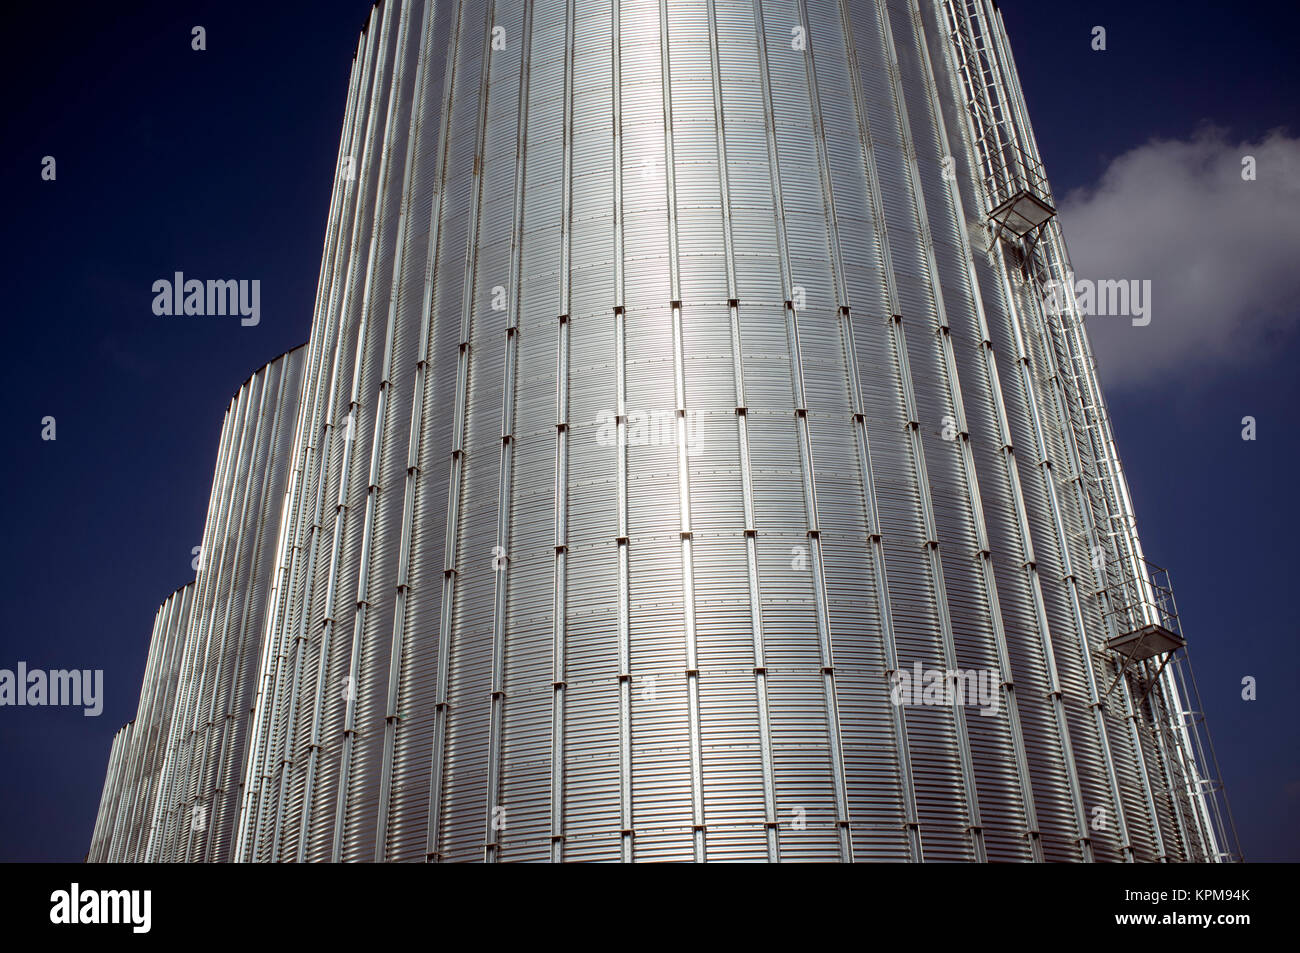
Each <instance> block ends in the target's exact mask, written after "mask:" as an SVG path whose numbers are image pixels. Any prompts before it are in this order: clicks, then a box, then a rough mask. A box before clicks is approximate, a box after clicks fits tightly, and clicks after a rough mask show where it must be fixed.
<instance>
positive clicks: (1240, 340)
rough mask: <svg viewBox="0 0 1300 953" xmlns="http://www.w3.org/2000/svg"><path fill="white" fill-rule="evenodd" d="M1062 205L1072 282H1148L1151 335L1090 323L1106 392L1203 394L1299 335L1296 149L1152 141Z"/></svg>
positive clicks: (1215, 140)
mask: <svg viewBox="0 0 1300 953" xmlns="http://www.w3.org/2000/svg"><path fill="white" fill-rule="evenodd" d="M1247 155H1251V156H1254V157H1255V160H1256V176H1257V177H1256V179H1255V181H1244V180H1243V179H1242V159H1243V157H1244V156H1247ZM1060 204H1061V210H1060V214H1061V225H1062V228H1063V229H1064V231H1065V240H1066V243H1067V244H1068V245H1069V249H1070V258H1071V260H1072V262H1073V264H1074V269H1075V273H1076V277H1077V278H1078V279H1079V280H1088V279H1090V280H1093V281H1097V280H1102V279H1137V280H1147V279H1149V280H1150V281H1151V322H1150V324H1148V325H1147V326H1145V327H1135V326H1133V324H1132V323H1131V321H1130V319H1128V318H1125V317H1114V316H1095V317H1090V318H1088V329H1089V334H1090V335H1091V338H1092V342H1093V347H1094V349H1095V351H1096V354H1097V363H1098V366H1099V368H1100V371H1101V375H1102V379H1103V380H1104V381H1105V382H1106V384H1107V386H1108V387H1119V388H1138V387H1141V386H1143V385H1146V384H1155V385H1168V384H1171V383H1174V382H1177V383H1179V384H1180V385H1184V386H1185V385H1188V384H1194V383H1197V382H1204V381H1206V380H1208V379H1209V378H1210V377H1212V376H1213V375H1214V374H1215V373H1216V372H1217V371H1220V370H1224V369H1227V368H1230V367H1239V366H1241V365H1242V364H1244V363H1247V362H1249V361H1251V360H1252V359H1256V358H1258V357H1260V356H1261V354H1263V353H1265V352H1266V351H1267V349H1268V345H1269V344H1270V342H1275V341H1276V339H1277V336H1278V335H1279V334H1288V333H1290V332H1291V331H1292V330H1293V329H1294V328H1295V326H1296V324H1297V323H1300V139H1294V138H1290V137H1288V136H1287V135H1285V134H1284V133H1281V132H1274V133H1272V134H1270V135H1269V136H1267V137H1266V138H1265V139H1264V140H1263V141H1261V142H1255V143H1233V142H1229V141H1228V140H1227V138H1226V137H1225V135H1224V133H1223V132H1222V131H1221V130H1217V129H1206V130H1204V131H1201V132H1199V133H1198V134H1197V135H1195V136H1194V137H1192V138H1191V139H1190V140H1186V141H1177V140H1153V141H1151V142H1149V143H1147V144H1145V145H1143V146H1139V147H1138V148H1136V149H1133V150H1132V151H1130V152H1127V153H1125V154H1124V155H1122V156H1120V157H1118V158H1117V159H1115V160H1114V161H1113V162H1112V163H1111V164H1110V167H1109V168H1108V169H1107V170H1106V172H1105V173H1104V174H1103V175H1102V178H1101V181H1100V182H1099V183H1098V184H1097V186H1095V187H1093V188H1087V189H1080V190H1077V191H1075V192H1072V193H1070V194H1069V195H1068V196H1066V197H1065V199H1064V201H1062V202H1061V203H1060Z"/></svg>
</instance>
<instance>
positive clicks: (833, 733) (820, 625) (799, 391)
mask: <svg viewBox="0 0 1300 953" xmlns="http://www.w3.org/2000/svg"><path fill="white" fill-rule="evenodd" d="M765 31H766V27H765V25H764V22H763V4H762V0H754V33H755V37H756V40H757V43H758V62H759V72H760V75H761V77H762V79H761V86H762V93H763V110H764V127H765V128H764V134H765V136H766V137H767V154H768V168H769V171H770V178H771V181H772V196H773V198H772V201H773V204H774V214H775V219H776V231H777V245H778V248H777V253H778V256H779V258H780V261H781V287H782V295H783V297H784V298H785V304H784V307H785V322H786V338H787V341H788V346H789V349H790V375H791V387H792V390H793V393H794V416H795V430H796V433H797V436H798V442H799V461H800V469H801V471H802V478H803V495H804V510H805V515H806V519H807V524H808V531H807V538H808V544H809V550H810V556H811V558H810V559H809V560H808V562H809V566H810V567H811V568H812V571H813V593H814V597H815V600H816V614H817V637H818V648H819V652H820V655H821V679H822V694H823V703H824V705H825V711H826V733H827V739H828V742H829V748H830V757H831V776H832V784H833V787H834V798H835V812H836V816H835V821H834V824H835V830H836V836H837V839H838V841H839V849H840V859H841V860H846V861H848V860H852V859H853V841H852V838H851V837H850V834H849V823H850V821H849V806H848V790H847V785H846V783H845V778H844V747H843V739H842V737H841V736H840V731H839V708H838V704H837V699H836V694H835V668H834V655H833V652H832V649H831V632H830V617H829V611H828V608H827V594H826V578H825V571H824V567H823V565H822V552H821V530H820V527H819V525H818V522H817V489H816V478H815V477H814V475H813V457H812V440H811V437H810V435H809V432H808V409H807V408H808V402H807V399H806V398H805V395H804V373H803V357H802V354H801V353H800V349H799V316H798V314H797V312H796V310H795V303H794V298H795V292H794V287H795V282H794V276H793V275H792V274H791V265H790V246H789V239H788V237H787V234H786V223H785V199H784V196H783V194H782V188H781V169H780V159H779V156H778V149H777V144H776V141H777V129H776V111H775V107H774V105H773V97H772V79H771V73H770V68H769V64H768V50H767V38H766V32H765Z"/></svg>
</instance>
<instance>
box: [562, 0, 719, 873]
mask: <svg viewBox="0 0 1300 953" xmlns="http://www.w3.org/2000/svg"><path fill="white" fill-rule="evenodd" d="M570 3H572V0H570ZM659 57H660V81H661V83H662V89H663V103H664V172H665V176H664V179H665V182H666V185H667V198H668V281H669V297H670V301H669V308H670V309H671V311H672V322H673V393H674V401H675V407H676V412H675V416H676V421H675V424H676V440H677V492H678V501H679V519H680V526H681V550H682V614H683V620H684V623H685V629H686V631H685V637H686V689H687V704H688V710H689V713H690V725H689V727H688V730H689V732H690V759H691V843H692V847H693V850H694V855H695V860H696V862H702V861H704V860H705V841H704V779H703V773H704V768H703V763H702V762H703V756H702V753H701V750H700V666H699V659H698V657H697V646H696V633H695V559H694V553H693V550H692V542H693V540H692V535H691V478H690V463H689V460H688V458H687V449H688V448H687V441H686V357H685V354H684V353H683V349H682V290H681V265H680V262H679V261H678V237H677V180H676V168H675V166H676V162H675V159H674V152H673V103H672V78H671V77H672V66H671V62H670V56H669V52H668V0H659ZM566 178H567V177H566Z"/></svg>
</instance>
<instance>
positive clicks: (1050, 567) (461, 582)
mask: <svg viewBox="0 0 1300 953" xmlns="http://www.w3.org/2000/svg"><path fill="white" fill-rule="evenodd" d="M947 30H948V25H947V24H946V22H945V19H944V14H943V9H942V6H941V4H940V3H939V2H936V0H920V2H918V0H874V2H873V0H862V2H852V0H794V2H787V0H783V2H780V3H776V2H771V0H767V2H763V0H671V2H668V0H536V2H520V0H514V2H505V0H501V2H498V0H454V2H443V3H434V2H422V0H405V2H399V0H388V2H385V3H382V4H380V5H378V6H377V7H375V9H374V10H373V12H372V15H371V18H370V21H369V23H368V25H367V27H366V29H365V32H364V33H363V35H362V37H361V39H360V42H359V44H358V48H357V53H356V57H355V60H354V64H353V74H352V79H351V83H350V86H349V91H348V99H347V107H346V113H345V120H344V128H343V135H342V139H341V143H340V148H339V158H338V174H337V176H336V179H335V183H334V191H333V196H332V200H331V206H330V213H329V219H328V226H327V233H326V242H325V249H324V254H323V258H322V269H321V280H320V285H319V289H318V298H317V304H316V310H315V315H314V320H313V326H312V334H311V339H310V341H309V343H308V345H307V346H306V349H305V352H303V362H304V365H305V368H304V371H303V374H304V381H303V386H302V391H301V393H302V400H301V403H300V404H297V405H296V410H297V417H296V420H295V422H294V433H295V436H294V443H293V448H292V453H291V454H289V455H288V456H286V457H284V459H285V460H287V461H290V463H289V465H288V466H289V469H288V472H287V473H286V474H285V475H284V477H283V480H281V477H280V476H279V475H278V473H277V475H276V476H274V477H272V478H270V481H271V482H276V481H281V482H282V484H283V486H284V489H283V494H282V500H283V509H282V510H276V511H275V514H274V515H272V514H271V512H270V510H269V509H267V511H266V514H265V515H264V517H263V519H264V523H263V524H262V525H261V534H260V537H259V541H258V545H259V546H269V545H270V544H271V539H270V535H269V534H270V533H271V532H272V531H273V530H274V531H276V532H278V538H277V539H276V540H275V551H276V565H275V569H274V573H273V576H271V577H270V578H269V579H268V580H267V581H266V582H265V583H264V584H263V585H262V587H261V588H260V589H258V590H257V591H258V592H260V593H263V597H262V599H263V602H264V603H265V609H264V621H265V624H264V626H262V627H261V628H260V629H259V630H258V631H259V632H260V633H261V634H262V636H264V638H263V640H262V641H261V642H260V643H259V644H256V645H254V644H253V642H250V641H249V640H250V638H252V636H251V635H250V630H248V629H245V630H243V633H244V634H243V637H241V638H233V637H232V639H231V644H232V645H234V646H238V647H237V648H235V649H234V651H236V652H237V653H242V655H239V658H240V659H241V660H242V661H240V662H239V663H238V665H236V666H235V668H237V669H238V670H239V671H241V672H242V671H245V668H244V666H246V665H247V664H249V660H251V659H252V658H254V657H255V656H256V657H257V669H256V675H255V678H253V679H252V683H253V685H254V688H253V691H254V692H255V696H256V697H255V700H254V703H253V705H252V712H251V719H252V720H251V727H250V728H249V733H248V739H247V740H248V743H247V744H246V745H244V744H243V738H242V736H238V735H237V734H233V735H232V732H237V728H238V725H239V718H238V717H237V716H238V712H239V711H242V710H243V709H239V708H232V707H231V704H230V703H229V702H228V701H226V699H227V698H229V697H231V695H232V693H234V694H236V695H238V693H239V689H237V688H232V687H231V686H230V685H229V684H228V682H230V681H231V679H233V678H236V676H234V675H232V674H230V672H231V671H233V670H232V669H231V667H230V665H229V664H228V662H229V652H228V651H225V650H222V651H219V652H216V653H215V654H214V653H213V650H212V646H214V645H218V644H220V643H221V640H222V639H224V638H226V635H225V629H224V628H222V627H220V626H219V625H218V624H217V622H215V621H214V620H215V618H216V617H215V615H214V611H215V610H214V607H216V606H218V605H220V604H221V600H222V598H223V588H222V587H223V586H226V585H230V584H232V582H231V581H230V577H229V572H231V571H232V570H225V571H224V572H223V571H222V570H219V569H218V568H216V567H213V569H212V574H210V575H209V576H208V577H207V578H205V577H204V576H202V575H201V577H200V581H199V587H198V589H197V592H196V596H195V604H196V607H197V608H196V620H197V621H196V622H195V623H194V625H193V627H192V628H193V634H192V636H191V638H192V639H197V640H201V641H195V642H194V643H193V644H192V645H188V647H187V653H189V654H187V656H186V658H187V666H188V667H187V669H186V671H187V673H188V674H187V676H186V678H183V679H182V685H183V692H184V694H185V698H186V701H185V705H186V709H185V710H186V711H187V712H188V717H187V719H186V720H185V722H184V723H183V724H181V723H178V725H177V727H176V728H175V730H174V732H173V734H174V738H173V745H172V751H173V760H174V764H175V769H174V771H172V772H171V778H170V783H171V784H172V788H171V789H170V790H169V793H168V794H167V796H166V798H165V802H164V803H165V804H166V811H165V816H166V818H167V821H166V825H165V826H163V825H160V826H159V828H158V835H159V838H160V844H161V845H162V846H161V848H160V850H161V853H160V854H159V855H157V856H163V855H165V856H167V857H174V858H176V859H190V860H197V859H224V858H225V856H226V852H225V849H224V844H225V840H224V839H223V838H228V837H229V836H230V833H229V832H230V831H231V830H232V828H233V826H234V816H233V802H231V801H230V800H229V797H230V795H231V792H232V791H234V790H235V788H236V784H235V782H236V781H237V780H238V779H239V778H245V779H247V780H246V783H245V785H244V787H243V790H242V796H241V797H240V799H239V811H238V822H237V831H236V832H235V835H234V842H233V844H232V846H231V851H230V856H233V857H234V858H235V859H241V860H256V861H273V860H274V861H294V860H298V861H308V860H311V861H330V860H333V861H361V860H399V861H422V860H435V861H442V860H446V861H463V860H488V861H498V860H502V861H516V860H552V861H560V860H624V861H628V860H881V861H905V860H923V859H924V860H968V861H981V860H1006V861H1030V860H1054V861H1069V860H1121V859H1130V858H1131V859H1137V860H1154V859H1158V858H1159V857H1161V856H1168V857H1169V858H1170V859H1178V858H1180V857H1187V856H1196V853H1195V851H1194V850H1190V849H1189V847H1190V845H1189V844H1188V843H1186V842H1185V841H1183V840H1181V839H1179V838H1177V837H1176V836H1175V837H1170V836H1168V834H1166V835H1165V836H1163V837H1161V836H1160V835H1158V834H1157V833H1156V832H1157V831H1158V830H1160V829H1161V828H1162V827H1164V828H1171V829H1172V826H1171V824H1172V817H1173V814H1172V812H1173V811H1174V810H1175V808H1174V800H1176V799H1171V798H1170V797H1169V795H1168V792H1167V791H1166V792H1156V793H1155V794H1154V795H1153V792H1152V790H1151V785H1152V784H1153V783H1155V784H1161V783H1165V782H1164V781H1162V780H1161V779H1162V778H1164V777H1165V776H1164V775H1162V774H1160V773H1159V772H1158V771H1155V770H1154V766H1153V765H1151V766H1149V765H1148V761H1150V760H1151V759H1152V758H1158V756H1159V755H1158V752H1156V751H1154V750H1151V751H1148V753H1147V759H1146V760H1143V757H1142V755H1141V754H1140V753H1139V751H1138V749H1137V746H1138V745H1146V744H1148V743H1149V742H1148V740H1144V739H1146V736H1144V735H1142V734H1141V732H1140V731H1138V730H1137V729H1134V728H1133V727H1132V726H1131V725H1130V723H1129V721H1130V720H1129V719H1126V717H1125V712H1124V711H1123V710H1122V709H1121V708H1119V707H1118V706H1117V705H1116V704H1115V703H1112V702H1111V701H1110V700H1109V699H1104V700H1103V699H1101V697H1100V696H1101V692H1102V691H1104V686H1105V684H1106V681H1107V680H1108V679H1109V674H1108V673H1109V672H1113V668H1111V669H1108V668H1107V666H1108V665H1109V664H1110V663H1109V662H1108V661H1106V660H1104V659H1101V658H1099V657H1098V656H1099V655H1100V654H1101V644H1102V641H1103V640H1104V638H1105V635H1104V625H1103V620H1102V618H1101V608H1100V606H1099V603H1098V600H1097V595H1096V591H1095V589H1093V588H1092V587H1091V586H1089V585H1088V584H1087V583H1081V582H1080V577H1079V576H1076V574H1075V569H1074V567H1076V566H1080V565H1087V561H1088V559H1089V557H1090V553H1089V548H1088V544H1087V535H1088V532H1089V531H1090V527H1089V526H1088V525H1087V520H1088V519H1089V517H1088V515H1087V514H1085V513H1084V512H1083V510H1082V509H1081V506H1080V504H1079V501H1078V499H1077V498H1076V496H1074V495H1073V491H1072V490H1070V488H1069V487H1068V485H1067V484H1068V480H1069V479H1070V477H1071V473H1072V465H1071V456H1070V455H1071V453H1072V452H1073V447H1074V443H1073V442H1072V441H1071V439H1070V435H1069V433H1068V432H1067V431H1066V428H1067V427H1068V426H1069V424H1068V420H1067V418H1066V417H1064V416H1062V414H1061V409H1060V406H1059V402H1058V395H1057V393H1056V392H1055V391H1054V390H1053V385H1052V363H1051V362H1052V354H1051V352H1050V349H1049V347H1048V345H1047V343H1046V342H1045V340H1044V337H1043V336H1044V334H1045V331H1044V329H1043V326H1042V323H1043V322H1042V315H1041V306H1040V304H1039V302H1038V300H1036V298H1035V297H1034V295H1033V293H1032V292H1031V289H1030V288H1029V286H1028V285H1026V283H1025V282H1024V281H1022V280H1021V279H1020V278H1019V276H1018V271H1017V270H1016V269H1015V267H1014V266H1013V265H1008V264H1007V263H1006V262H1005V261H1004V259H1003V255H1004V254H1005V253H1003V252H999V250H998V249H997V247H996V246H995V245H994V244H993V241H992V239H991V238H990V233H989V230H988V228H987V227H986V220H985V215H986V213H987V211H988V208H987V197H986V196H985V195H984V194H983V191H982V185H981V183H980V181H979V178H978V172H977V171H976V170H975V169H974V165H975V162H976V160H975V158H974V153H973V145H972V143H971V142H970V133H969V130H968V127H967V123H966V120H965V116H964V112H963V110H964V109H965V108H966V107H965V104H964V102H963V101H962V99H961V97H962V95H963V93H962V90H961V88H960V86H959V84H958V80H957V76H956V74H955V71H954V66H953V61H952V55H951V54H952V51H951V49H950V43H951V37H950V35H949V34H948V32H947ZM949 157H952V158H954V159H955V163H954V164H950V163H947V162H946V160H947V159H948V158H949ZM232 412H234V411H233V409H232ZM278 426H284V424H283V422H282V423H281V424H279V425H278ZM241 433H242V430H241ZM231 439H234V438H233V437H232V438H231ZM230 452H231V451H228V450H225V449H223V460H225V459H227V454H228V453H230ZM241 459H243V458H241ZM239 472H243V471H239ZM231 479H235V480H237V478H233V477H230V476H223V471H222V470H221V469H220V468H219V470H218V481H222V480H231ZM245 479H246V477H245ZM232 485H233V484H232ZM228 496H229V493H228V492H227V491H222V494H221V498H222V499H226V497H228ZM217 497H218V493H217V492H216V491H215V490H214V500H215V499H217ZM268 499H269V498H268ZM214 520H215V521H216V522H217V523H220V524H221V525H222V526H230V527H236V528H237V527H238V526H240V525H244V526H246V527H247V528H248V531H249V532H250V533H251V532H252V531H253V528H254V526H255V524H253V523H241V521H240V520H239V519H237V518H235V517H234V516H231V515H220V514H218V515H214V516H210V518H209V523H210V526H209V532H210V533H213V532H215V533H216V535H217V537H218V538H220V537H221V536H222V534H223V533H227V532H228V531H227V530H219V529H215V528H214V525H215V524H214ZM222 521H225V522H222ZM242 545H243V544H240V549H239V551H240V552H242V551H243V548H242ZM223 565H224V563H223ZM233 565H241V564H240V563H238V562H236V563H235V564H233ZM244 599H245V596H243V595H241V596H240V600H241V601H240V605H241V606H243V605H245V602H244ZM248 605H249V607H250V609H251V608H252V604H251V603H248ZM200 645H201V646H202V648H200ZM216 659H223V660H224V661H223V662H222V663H221V664H220V666H218V669H217V672H210V671H207V670H205V668H204V664H203V663H204V661H205V660H212V661H210V662H209V665H217V663H216V661H215V660H216ZM916 665H919V666H920V668H921V669H923V670H954V669H961V670H967V671H975V672H979V673H982V674H983V675H984V676H985V677H986V678H987V679H988V682H987V684H988V685H989V686H990V687H991V688H992V690H993V692H994V695H995V698H993V699H992V701H994V702H996V704H986V705H984V706H983V707H982V708H977V707H974V706H971V705H968V706H962V705H950V704H949V705H944V704H938V705H935V704H912V705H897V704H894V703H893V702H892V701H891V693H890V686H891V682H890V676H891V674H892V673H895V672H899V671H902V672H907V673H909V674H910V673H911V672H912V671H913V670H914V666H916ZM247 671H248V673H249V675H250V676H251V674H252V669H248V670H247ZM1099 682H1100V685H1101V688H1100V689H1099V687H1098V683H1099ZM238 684H239V685H247V684H248V683H247V682H245V681H239V682H238ZM239 697H240V698H247V697H248V696H246V695H239ZM986 701H987V699H986ZM223 715H224V716H225V718H226V721H224V722H223V721H222V720H221V718H222V716H223ZM232 717H233V718H234V722H230V719H231V718H232ZM228 722H229V724H227V723H228ZM223 725H224V726H225V727H223ZM228 736H229V737H231V738H232V740H231V741H229V742H227V741H226V740H225V738H226V737H228ZM119 747H129V746H127V745H126V743H125V742H122V743H120V744H119V743H118V742H115V748H114V751H115V754H114V759H115V761H114V763H116V761H117V760H118V755H117V749H118V748H119ZM241 747H242V751H241ZM1152 777H1154V778H1155V781H1154V782H1153V781H1152V780H1151V778H1152ZM214 779H217V780H214ZM214 784H215V785H216V786H217V787H218V788H219V789H220V791H221V793H222V797H221V798H220V800H221V802H222V805H223V806H222V807H220V808H219V809H218V808H216V807H214V814H213V822H214V827H213V833H211V834H210V835H209V836H208V837H206V838H205V837H204V836H202V835H197V836H196V835H194V834H193V833H192V832H189V833H187V832H184V831H177V830H175V828H176V824H177V822H176V821H175V817H176V816H178V813H180V812H183V811H186V810H190V809H192V808H193V806H194V805H195V804H198V803H204V802H205V798H208V797H210V796H211V794H210V793H209V792H212V791H213V789H214ZM109 787H113V788H114V791H115V789H116V782H115V781H114V780H113V775H112V772H111V771H110V785H109ZM116 796H117V795H116V793H112V794H110V791H109V788H108V787H106V791H105V805H106V807H105V808H102V809H101V814H103V812H104V810H106V809H107V806H108V805H109V804H110V803H111V802H112V801H113V799H114V798H115V797H116ZM217 831H220V834H219V835H218V834H217V833H216V832H217ZM96 839H97V840H96V843H97V844H98V843H99V842H100V841H102V839H103V838H102V836H101V833H100V830H99V826H97V833H96ZM214 843H217V845H218V846H215V847H214V846H212V845H213V844H214ZM173 845H175V846H173ZM1162 851H1163V852H1164V853H1163V854H1162Z"/></svg>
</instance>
